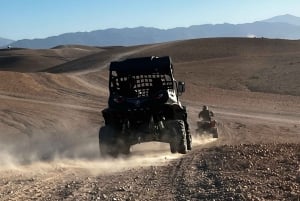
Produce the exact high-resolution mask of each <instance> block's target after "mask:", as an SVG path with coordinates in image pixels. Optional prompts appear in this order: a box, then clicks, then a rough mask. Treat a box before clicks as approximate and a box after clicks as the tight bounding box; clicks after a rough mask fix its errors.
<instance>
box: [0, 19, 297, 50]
mask: <svg viewBox="0 0 300 201" xmlns="http://www.w3.org/2000/svg"><path fill="white" fill-rule="evenodd" d="M211 37H265V38H281V39H293V40H297V39H300V17H296V16H293V15H281V16H275V17H272V18H270V19H266V20H262V21H257V22H253V23H244V24H229V23H224V24H203V25H193V26H190V27H177V28H172V29H158V28H153V27H136V28H121V29H115V28H111V29H105V30H96V31H91V32H76V33H65V34H61V35H58V36H51V37H48V38H44V39H31V40H29V39H23V40H18V41H15V42H12V43H10V45H11V46H12V47H18V48H32V49H40V48H52V47H55V46H58V45H68V44H77V45H88V46H132V45H141V44H153V43H160V42H168V41H175V40H187V39H194V38H211ZM7 44H9V43H7V39H6V41H5V40H4V44H3V42H2V41H1V40H0V46H4V45H7Z"/></svg>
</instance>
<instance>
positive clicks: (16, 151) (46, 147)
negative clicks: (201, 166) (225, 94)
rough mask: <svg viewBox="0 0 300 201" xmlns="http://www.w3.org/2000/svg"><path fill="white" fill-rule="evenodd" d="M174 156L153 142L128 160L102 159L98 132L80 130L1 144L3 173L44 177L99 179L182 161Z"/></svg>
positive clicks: (207, 139)
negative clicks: (63, 173) (67, 174)
mask: <svg viewBox="0 0 300 201" xmlns="http://www.w3.org/2000/svg"><path fill="white" fill-rule="evenodd" d="M213 140H214V139H212V138H211V137H194V138H193V146H197V145H201V144H204V143H209V142H211V141H213ZM181 156H182V155H181V154H171V153H170V150H169V144H167V143H159V142H150V143H142V144H138V145H134V146H132V147H131V154H130V155H129V156H120V157H118V158H113V159H104V158H101V156H100V153H99V144H98V130H94V129H86V128H85V129H81V130H78V129H77V132H75V131H74V132H69V133H68V134H66V133H64V134H62V133H61V132H48V133H45V132H43V133H40V132H37V133H35V134H32V135H31V136H25V135H24V136H22V137H19V138H18V140H14V141H9V140H2V139H1V142H0V171H2V172H3V171H11V170H14V171H20V172H22V173H26V172H27V173H30V174H33V172H35V174H43V173H45V172H49V171H54V170H57V169H72V170H73V171H80V172H81V173H85V174H91V175H100V174H108V173H113V172H120V171H124V170H128V169H132V168H139V167H147V166H154V165H155V166H158V165H163V164H166V163H168V162H170V161H171V160H173V159H176V158H179V157H181Z"/></svg>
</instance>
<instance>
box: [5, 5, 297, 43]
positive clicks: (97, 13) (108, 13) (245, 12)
mask: <svg viewBox="0 0 300 201" xmlns="http://www.w3.org/2000/svg"><path fill="white" fill-rule="evenodd" d="M282 14H291V15H295V16H300V0H0V26H1V27H0V37H4V38H8V39H13V40H19V39H25V38H27V39H32V38H45V37H48V36H53V35H59V34H62V33H67V32H77V31H92V30H99V29H107V28H124V27H130V28H132V27H138V26H146V27H156V28H161V29H168V28H174V27H188V26H190V25H200V24H206V23H212V24H219V23H224V22H227V23H232V24H239V23H246V22H254V21H258V20H263V19H267V18H270V17H273V16H277V15H282Z"/></svg>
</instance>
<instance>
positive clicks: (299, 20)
mask: <svg viewBox="0 0 300 201" xmlns="http://www.w3.org/2000/svg"><path fill="white" fill-rule="evenodd" d="M263 22H280V23H287V24H291V25H296V26H300V17H297V16H294V15H290V14H285V15H278V16H275V17H272V18H269V19H266V20H263Z"/></svg>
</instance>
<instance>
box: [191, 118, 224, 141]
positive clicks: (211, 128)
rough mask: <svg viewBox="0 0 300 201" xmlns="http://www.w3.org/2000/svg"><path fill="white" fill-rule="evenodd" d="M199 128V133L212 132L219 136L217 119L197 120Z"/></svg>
mask: <svg viewBox="0 0 300 201" xmlns="http://www.w3.org/2000/svg"><path fill="white" fill-rule="evenodd" d="M197 126H198V128H197V129H196V132H197V133H199V134H204V133H207V134H212V136H213V138H218V137H219V134H218V128H217V121H216V120H211V121H204V120H201V121H198V122H197Z"/></svg>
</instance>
